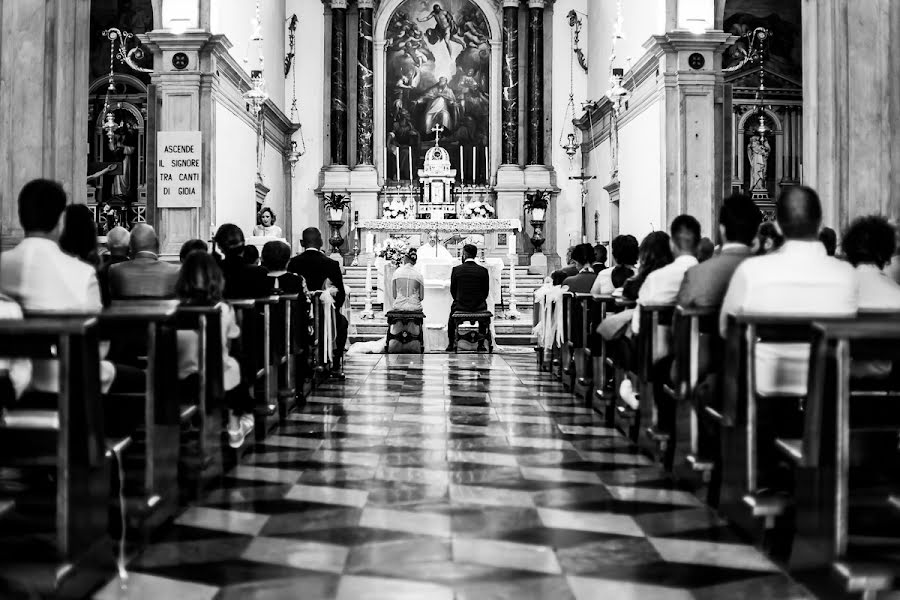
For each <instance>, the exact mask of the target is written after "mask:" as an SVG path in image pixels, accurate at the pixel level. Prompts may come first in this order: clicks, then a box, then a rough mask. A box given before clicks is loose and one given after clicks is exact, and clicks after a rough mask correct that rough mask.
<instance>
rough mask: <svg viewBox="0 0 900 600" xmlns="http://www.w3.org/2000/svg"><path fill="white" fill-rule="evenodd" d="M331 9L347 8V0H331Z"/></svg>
mask: <svg viewBox="0 0 900 600" xmlns="http://www.w3.org/2000/svg"><path fill="white" fill-rule="evenodd" d="M331 8H332V9H335V8H344V9H346V8H347V0H331Z"/></svg>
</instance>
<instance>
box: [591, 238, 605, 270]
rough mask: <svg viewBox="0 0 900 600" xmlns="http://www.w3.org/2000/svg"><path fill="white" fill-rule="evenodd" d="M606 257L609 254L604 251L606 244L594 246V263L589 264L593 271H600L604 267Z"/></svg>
mask: <svg viewBox="0 0 900 600" xmlns="http://www.w3.org/2000/svg"><path fill="white" fill-rule="evenodd" d="M608 258H609V254H608V253H607V251H606V246H604V245H603V244H597V245H596V246H594V264H592V265H591V268H593V269H594V273H600V272H601V271H603V270H604V269H605V268H606V261H607V259H608Z"/></svg>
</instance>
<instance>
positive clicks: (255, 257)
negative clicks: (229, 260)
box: [244, 244, 259, 267]
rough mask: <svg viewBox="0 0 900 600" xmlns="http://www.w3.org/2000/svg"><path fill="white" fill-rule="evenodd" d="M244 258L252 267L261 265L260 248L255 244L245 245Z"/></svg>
mask: <svg viewBox="0 0 900 600" xmlns="http://www.w3.org/2000/svg"><path fill="white" fill-rule="evenodd" d="M244 260H245V261H247V264H248V265H250V266H251V267H256V266H259V248H257V247H256V246H254V245H253V244H251V245H249V246H244Z"/></svg>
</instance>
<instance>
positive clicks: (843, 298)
mask: <svg viewBox="0 0 900 600" xmlns="http://www.w3.org/2000/svg"><path fill="white" fill-rule="evenodd" d="M776 218H777V220H778V225H779V227H780V228H781V231H782V233H783V234H784V238H785V242H784V245H783V246H782V247H781V249H780V250H779V251H778V252H776V253H773V254H767V255H766V256H758V257H753V258H748V259H747V260H745V261H743V262H742V263H741V264H740V266H739V267H738V268H737V270H736V271H735V272H734V275H733V276H732V278H731V282H730V284H729V286H728V292H727V293H726V294H725V299H724V300H723V302H722V313H721V317H720V321H719V326H720V332H721V335H722V337H725V335H726V333H727V331H726V329H727V325H728V315H740V314H744V313H751V314H755V315H778V316H791V315H803V316H807V315H818V316H822V317H852V316H854V315H856V311H857V307H858V300H857V294H858V290H857V287H858V284H857V275H856V273H855V272H854V269H853V267H852V266H851V265H850V264H848V263H846V262H842V261H839V260H837V259H835V258H833V257H830V256H828V254H827V252H826V251H825V246H823V245H822V243H821V242H820V241H819V237H818V234H819V226H820V225H821V223H822V205H821V203H820V202H819V196H818V195H817V194H816V192H815V191H814V190H812V189H811V188H808V187H806V186H797V187H791V188H788V189H787V190H785V191H784V192H782V193H781V195H780V196H779V198H778V202H777V204H776ZM763 225H765V223H764V224H763ZM760 230H762V226H760ZM851 240H852V237H851ZM808 364H809V344H768V343H766V344H759V345H758V346H757V349H756V373H757V383H756V387H757V390H758V391H759V392H760V393H763V394H766V393H769V394H773V395H777V394H784V393H788V394H797V395H802V394H805V393H806V375H807V367H808Z"/></svg>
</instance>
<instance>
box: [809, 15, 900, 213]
mask: <svg viewBox="0 0 900 600" xmlns="http://www.w3.org/2000/svg"><path fill="white" fill-rule="evenodd" d="M802 40H803V110H802V114H801V118H802V121H801V122H800V123H798V127H797V129H798V133H800V134H801V135H802V136H803V137H802V149H800V148H798V150H800V154H801V158H802V163H801V164H802V173H803V183H804V184H805V185H809V186H812V187H813V188H815V189H816V190H817V191H818V192H819V197H820V198H821V200H822V204H823V209H824V221H825V224H826V225H828V226H830V227H833V228H835V229H839V230H840V229H843V228H844V227H846V226H847V224H849V222H850V221H852V220H853V219H854V218H856V217H859V216H863V215H870V214H883V215H885V216H888V217H893V218H898V217H900V196H898V195H897V193H896V190H897V189H898V186H900V133H898V132H900V129H898V127H897V126H896V124H897V122H898V120H900V78H898V77H897V73H898V69H900V3H897V2H894V1H892V0H870V1H869V2H856V1H853V0H818V1H813V0H803V36H802ZM798 146H799V145H798Z"/></svg>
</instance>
